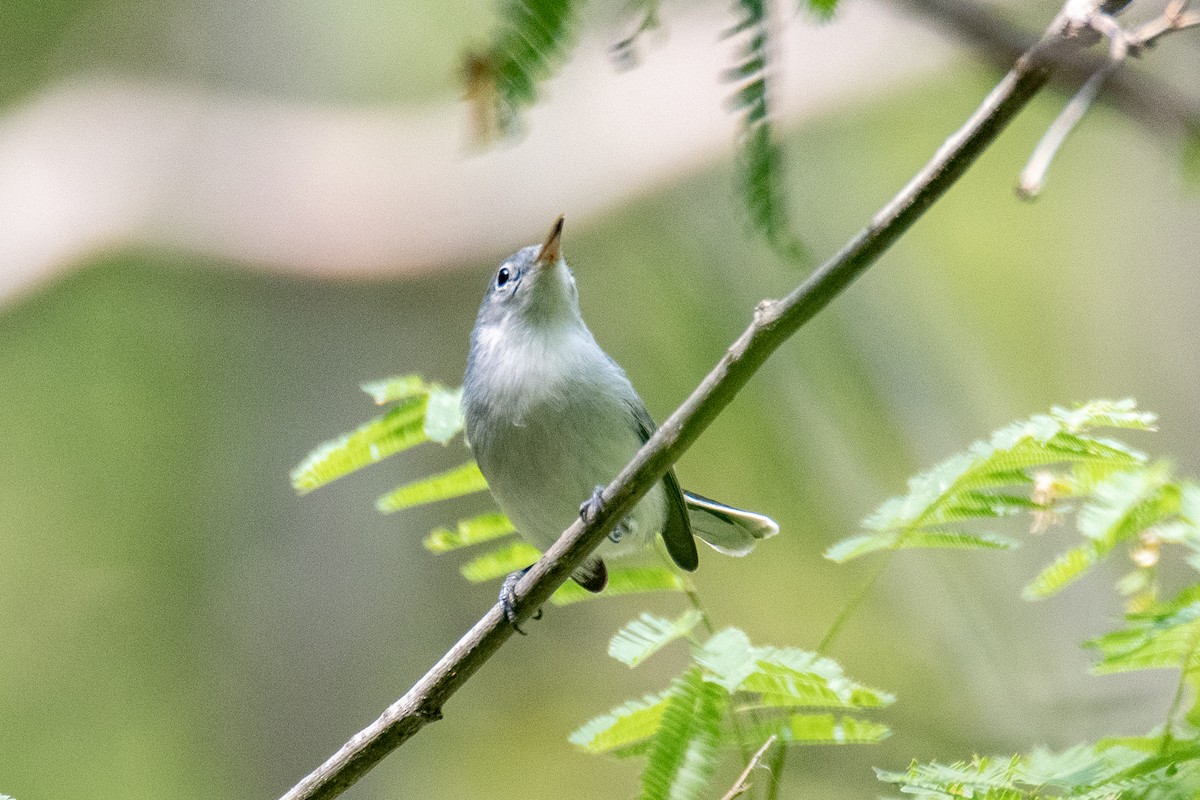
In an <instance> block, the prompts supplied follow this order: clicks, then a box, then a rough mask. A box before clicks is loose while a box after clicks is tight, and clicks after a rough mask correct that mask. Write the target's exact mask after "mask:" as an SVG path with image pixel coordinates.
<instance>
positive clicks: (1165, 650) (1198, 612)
mask: <svg viewBox="0 0 1200 800" xmlns="http://www.w3.org/2000/svg"><path fill="white" fill-rule="evenodd" d="M1125 619H1126V623H1127V624H1126V627H1125V628H1123V629H1121V630H1118V631H1113V632H1111V633H1106V634H1105V635H1103V636H1100V637H1099V638H1096V639H1092V640H1091V641H1089V642H1085V643H1084V645H1085V646H1086V647H1091V648H1093V649H1095V650H1096V651H1098V652H1099V653H1100V661H1099V662H1097V663H1096V664H1095V665H1094V666H1093V668H1092V669H1093V671H1094V672H1096V673H1098V674H1105V673H1112V672H1128V671H1130V670H1139V669H1179V668H1183V669H1184V670H1185V671H1190V670H1194V669H1196V668H1197V667H1198V666H1200V653H1198V652H1197V651H1198V648H1200V584H1197V585H1195V586H1191V587H1188V588H1187V589H1184V590H1183V591H1182V592H1180V594H1179V595H1178V596H1177V597H1176V598H1175V599H1174V600H1171V601H1169V602H1163V603H1158V604H1156V605H1155V607H1154V608H1152V609H1151V610H1148V611H1137V612H1132V613H1130V614H1127V615H1126V618H1125Z"/></svg>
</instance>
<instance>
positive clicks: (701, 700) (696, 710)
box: [641, 667, 729, 800]
mask: <svg viewBox="0 0 1200 800" xmlns="http://www.w3.org/2000/svg"><path fill="white" fill-rule="evenodd" d="M728 705H729V695H728V694H727V693H726V692H725V690H724V689H722V688H721V687H720V686H719V685H717V684H715V683H712V682H710V681H706V680H704V678H703V677H702V676H701V673H700V670H699V669H697V668H694V667H693V668H692V669H689V670H688V671H687V672H685V673H684V674H683V675H681V676H680V677H679V678H678V679H677V680H676V681H675V683H674V685H673V686H672V687H671V691H670V693H669V696H668V698H667V705H666V708H665V709H664V710H663V715H662V719H661V720H660V721H659V727H658V730H657V732H656V733H655V735H654V743H653V745H652V746H651V748H650V753H649V757H648V759H647V761H646V768H645V770H644V771H643V772H642V793H641V800H696V798H698V797H700V795H701V793H702V792H703V791H704V789H705V787H707V786H708V781H709V779H710V778H711V777H712V773H713V771H714V770H715V769H716V762H717V755H718V753H719V744H720V737H721V720H722V718H723V717H724V714H725V710H726V708H727V707H728Z"/></svg>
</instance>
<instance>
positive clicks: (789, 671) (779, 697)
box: [695, 628, 895, 708]
mask: <svg viewBox="0 0 1200 800" xmlns="http://www.w3.org/2000/svg"><path fill="white" fill-rule="evenodd" d="M695 659H696V663H698V664H700V665H701V666H702V667H704V669H705V670H706V671H707V673H708V677H709V679H710V680H712V681H715V682H716V683H719V684H721V685H722V686H723V687H725V690H726V691H728V692H730V693H731V694H732V693H734V692H738V691H750V692H758V693H761V694H763V695H764V701H765V702H766V703H767V704H769V705H775V706H779V705H788V706H809V707H818V708H874V707H878V706H885V705H888V704H890V703H892V702H893V701H894V699H895V698H893V697H892V695H890V694H888V693H887V692H883V691H880V690H878V689H872V688H870V687H868V686H864V685H862V684H860V683H857V682H855V681H853V680H850V679H849V678H848V677H846V674H845V673H844V672H843V671H842V668H841V666H840V665H839V664H838V663H837V662H836V661H834V660H833V659H831V658H826V657H824V656H820V655H817V654H816V653H811V652H808V651H805V650H799V649H797V648H794V647H755V646H753V645H751V644H750V640H749V638H747V636H746V634H745V633H743V632H742V631H740V630H738V629H737V628H726V629H725V630H722V631H719V632H718V633H716V634H714V635H713V636H711V637H709V639H708V641H706V642H705V643H704V645H703V646H702V647H700V648H698V649H697V650H696V653H695Z"/></svg>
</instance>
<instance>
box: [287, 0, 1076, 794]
mask: <svg viewBox="0 0 1200 800" xmlns="http://www.w3.org/2000/svg"><path fill="white" fill-rule="evenodd" d="M1069 4H1070V3H1068V5H1069ZM1067 22H1069V19H1067V18H1066V17H1065V16H1064V15H1063V14H1060V15H1059V17H1058V18H1056V20H1055V22H1054V23H1053V24H1052V25H1051V27H1050V28H1049V29H1048V30H1047V33H1046V36H1045V37H1044V39H1043V42H1042V44H1050V43H1053V44H1059V43H1064V42H1066V37H1065V36H1064V35H1063V34H1064V33H1065V32H1066V30H1067V27H1066V24H1067ZM1045 50H1047V48H1046V47H1043V46H1039V47H1036V48H1034V50H1031V51H1030V52H1029V53H1027V54H1026V55H1025V56H1022V57H1021V58H1020V59H1018V61H1017V63H1016V66H1014V67H1013V68H1012V70H1011V71H1009V72H1008V74H1007V75H1005V76H1004V78H1003V79H1002V80H1001V81H1000V82H999V84H997V86H996V87H995V88H994V89H993V90H992V91H991V93H989V94H988V96H987V97H986V98H985V99H984V100H983V102H982V103H981V105H980V106H979V108H978V109H976V111H975V112H974V113H973V114H972V115H971V117H970V118H969V119H968V120H967V121H966V123H965V124H964V125H963V126H962V127H961V128H960V129H959V130H958V131H957V132H955V133H954V134H953V135H952V136H951V137H950V138H949V139H947V140H946V142H945V143H944V144H943V145H942V146H941V147H940V148H939V149H938V151H937V153H935V154H934V156H933V158H932V159H931V160H930V161H929V163H928V164H926V166H925V167H924V168H922V169H921V171H920V172H918V173H917V174H916V175H915V176H914V177H913V178H912V180H911V181H909V183H908V184H907V185H906V186H905V187H904V188H903V189H902V190H901V191H900V192H899V193H898V194H897V195H896V196H895V197H894V198H893V199H892V200H891V201H890V202H889V203H887V205H885V206H884V207H883V208H882V209H881V210H880V211H879V212H878V213H877V214H875V216H874V217H873V218H872V219H871V221H870V223H869V224H868V225H867V226H866V227H865V228H863V229H862V230H861V231H859V232H858V233H857V234H856V235H855V236H853V237H852V238H851V239H850V241H849V242H847V244H846V245H845V246H843V248H842V249H841V250H840V251H839V252H838V253H837V254H836V255H834V256H833V257H832V258H831V259H830V260H829V261H827V262H826V263H825V264H823V265H822V266H821V267H819V268H818V269H817V270H816V271H814V272H813V273H812V274H811V275H810V276H809V277H808V278H807V279H806V280H805V281H804V282H803V283H801V284H800V286H798V287H797V288H796V289H795V290H794V291H792V293H791V294H789V295H788V296H787V297H785V298H783V299H782V300H765V301H763V302H761V303H759V305H758V307H757V308H756V309H755V312H754V321H753V322H752V323H751V325H750V326H749V327H748V328H747V329H746V330H745V331H744V332H743V333H742V335H741V336H739V337H738V339H737V341H735V342H734V343H733V344H732V345H731V346H730V347H729V349H728V350H727V351H726V353H725V355H724V356H723V357H722V358H721V360H720V362H718V364H717V365H716V367H715V368H714V369H713V370H712V372H710V373H709V374H708V375H707V376H706V377H705V378H704V380H703V381H702V382H701V383H700V385H699V386H698V387H697V388H696V390H695V391H694V392H692V394H691V395H690V396H689V397H688V398H687V400H685V401H684V403H683V404H682V405H681V406H680V407H679V408H678V409H676V411H675V413H673V414H672V415H671V416H670V418H668V419H667V421H666V422H665V423H664V424H663V425H662V427H660V428H659V429H658V431H657V432H656V433H655V434H654V436H653V437H651V439H650V441H648V442H647V443H646V445H645V446H644V447H642V449H641V450H640V451H638V453H637V455H636V456H635V457H634V459H633V461H631V462H630V463H629V464H628V465H627V466H626V467H625V469H624V470H622V471H621V474H620V475H618V476H617V478H616V479H615V480H614V481H613V482H612V483H611V484H610V485H609V486H608V487H607V488H606V489H605V490H604V492H603V494H602V496H601V503H600V508H599V509H598V510H597V513H596V514H595V517H594V518H593V519H592V520H591V521H590V522H589V523H585V522H584V521H583V520H578V521H576V522H575V524H573V525H572V526H571V527H570V528H568V529H567V531H566V532H564V534H563V535H562V537H560V538H559V540H558V541H557V542H556V543H555V544H554V546H553V547H551V548H550V549H549V550H548V551H547V552H546V554H545V555H544V556H543V557H542V558H541V560H539V561H538V562H537V563H536V564H534V565H533V567H532V568H531V569H530V570H529V572H528V573H526V575H525V577H524V578H522V579H521V581H520V582H519V583H518V584H517V587H516V597H517V607H518V614H517V616H518V618H519V621H523V620H525V619H527V618H528V617H529V615H530V613H531V611H532V610H534V609H537V608H539V607H540V606H541V605H542V604H543V603H544V602H546V601H547V600H549V598H550V595H551V594H552V593H553V592H554V590H555V589H556V588H558V586H559V585H561V584H562V583H563V582H564V581H565V580H566V579H567V577H568V576H569V575H570V574H571V572H572V571H573V570H574V569H575V568H576V567H577V566H578V565H579V564H580V563H581V562H582V561H583V560H584V558H586V557H587V555H588V554H589V553H590V552H591V551H592V550H593V549H595V547H596V546H597V545H599V544H600V542H601V541H602V540H603V539H604V537H605V536H606V535H607V534H608V531H609V530H610V529H611V528H612V527H613V525H614V524H615V523H616V522H617V521H618V520H620V519H621V518H623V517H624V516H625V515H626V514H628V513H629V512H630V511H631V510H632V509H633V507H634V506H635V505H636V504H637V502H638V501H639V500H641V499H642V497H643V496H645V494H646V493H647V492H648V491H649V490H650V488H651V487H653V486H654V485H655V484H656V483H657V482H658V481H659V480H660V479H661V478H662V476H663V475H664V474H665V473H666V471H667V470H668V469H669V468H670V466H671V465H672V464H673V463H674V462H675V461H676V460H677V459H678V458H679V457H680V456H681V455H683V453H684V452H685V451H686V450H687V449H688V448H689V447H690V446H691V445H692V444H693V443H694V442H695V441H696V439H697V438H698V437H699V436H700V434H701V433H702V432H703V431H704V430H705V429H706V428H707V427H708V425H709V424H710V423H712V421H713V420H714V419H716V417H717V416H718V415H719V414H720V413H721V411H722V410H723V409H724V408H725V407H726V406H727V405H729V403H730V402H731V401H732V400H733V398H734V397H735V396H736V395H737V393H738V391H740V390H741V388H742V387H743V386H745V385H746V383H747V382H748V381H749V380H750V378H751V377H752V376H753V375H754V373H755V372H756V371H757V370H758V368H759V367H760V366H762V364H763V363H764V362H765V361H766V360H767V358H768V357H769V356H770V355H771V354H772V353H773V352H775V350H776V349H778V348H779V346H780V345H782V344H783V343H784V342H785V341H787V340H788V339H789V338H790V337H791V336H792V335H793V334H794V333H795V332H796V331H797V330H799V328H800V327H801V326H802V325H804V324H805V323H806V322H808V321H809V320H810V319H812V318H813V317H814V316H815V315H816V314H817V313H818V312H819V311H820V310H821V309H823V308H824V307H825V306H826V305H828V304H829V303H830V302H831V301H832V300H833V299H834V298H835V297H837V296H838V295H839V294H841V292H842V291H844V290H845V289H846V288H847V287H848V286H849V285H850V284H851V283H852V282H853V281H854V280H855V279H856V278H857V277H858V276H860V275H861V274H862V273H863V272H865V271H866V269H867V268H868V267H870V266H871V265H872V264H873V263H875V261H877V260H878V259H879V257H880V256H881V255H883V253H884V252H886V250H887V249H888V248H889V247H890V246H891V245H892V244H893V243H894V242H895V241H896V240H897V239H899V238H900V236H901V235H903V234H904V232H905V231H907V230H908V229H909V228H910V227H911V226H912V225H913V223H915V222H916V221H917V220H918V219H919V218H920V217H921V216H922V215H923V214H924V213H925V211H926V210H928V209H929V207H930V206H931V205H933V203H934V202H936V201H937V200H938V199H939V198H941V197H942V195H944V194H945V193H946V191H947V190H948V189H949V188H950V187H951V186H952V185H953V184H954V183H955V182H956V181H957V180H958V178H959V177H960V176H961V175H962V174H963V173H964V172H965V171H966V170H967V169H968V168H969V167H970V166H971V164H973V163H974V161H975V160H976V159H977V158H978V157H979V156H980V155H981V154H982V153H983V151H984V150H986V149H987V147H988V146H989V145H990V144H991V143H992V142H993V141H994V140H995V139H996V137H997V136H998V135H999V134H1000V132H1001V131H1002V130H1003V129H1004V128H1005V126H1006V125H1007V124H1008V123H1009V122H1010V121H1011V120H1012V119H1013V117H1014V116H1016V114H1017V113H1018V112H1019V111H1020V110H1021V109H1022V108H1024V107H1025V106H1026V105H1027V104H1028V103H1029V101H1030V100H1031V99H1032V98H1033V96H1034V95H1035V94H1037V92H1038V91H1039V90H1040V89H1041V88H1042V87H1043V86H1044V85H1045V84H1046V81H1047V79H1048V77H1049V75H1050V72H1051V69H1052V67H1051V63H1050V62H1048V61H1046V60H1045V59H1044V58H1043V53H1044V51H1045ZM510 636H512V628H511V627H510V626H509V625H508V623H507V622H506V621H505V618H504V612H503V610H502V609H501V607H500V605H499V604H497V605H495V606H493V607H492V608H491V610H490V611H488V613H487V614H486V615H485V616H484V617H483V619H481V620H480V621H479V622H478V623H476V624H475V626H474V627H473V628H472V629H471V630H470V631H469V632H468V633H467V634H466V635H465V636H464V637H463V638H462V639H461V640H459V642H458V643H457V644H456V645H455V646H454V647H453V648H452V649H451V650H450V651H449V652H448V653H446V655H445V656H443V657H442V659H441V660H440V661H439V662H438V663H437V664H436V665H435V666H434V667H433V669H431V670H430V671H429V672H428V673H427V674H426V675H425V677H423V678H422V679H421V680H420V681H418V682H417V684H416V685H415V686H413V687H412V688H411V689H410V690H409V691H408V692H407V693H406V694H405V695H404V696H403V697H401V698H400V699H399V700H397V701H396V702H395V703H393V704H392V705H391V706H390V707H389V708H388V709H387V710H386V711H385V712H384V713H383V714H382V715H381V716H380V717H379V718H378V719H377V720H375V722H373V723H371V725H369V726H368V727H367V728H365V729H363V730H362V731H360V732H359V733H358V734H356V735H355V736H354V737H353V738H352V739H351V740H350V741H349V742H347V743H346V744H345V745H344V746H343V747H342V748H341V749H340V750H338V752H336V753H335V754H334V755H333V756H331V757H330V758H329V760H328V761H326V762H325V763H324V764H322V765H321V766H320V767H318V768H317V769H316V770H315V771H313V772H312V773H311V774H310V775H308V776H307V777H305V778H304V779H303V780H302V781H300V783H298V784H297V785H296V786H295V787H293V788H292V789H291V790H290V791H288V792H287V793H286V794H285V795H284V796H283V800H318V799H319V800H327V799H328V798H332V797H336V796H337V795H339V794H341V793H342V792H343V791H344V790H345V789H346V788H348V787H349V786H351V785H352V784H353V783H354V782H355V781H357V780H358V778H359V777H361V776H362V775H363V774H364V773H366V772H367V771H368V770H370V769H371V768H372V767H374V766H375V765H376V764H377V763H379V761H380V760H382V759H383V758H384V756H386V755H387V754H389V753H390V752H392V751H393V750H395V749H396V748H397V747H399V746H400V745H402V744H404V742H405V741H407V740H408V739H409V738H410V737H411V736H413V735H414V734H415V733H416V732H417V731H419V730H420V729H421V728H423V727H424V726H425V724H426V723H428V722H431V721H434V720H438V719H441V716H442V712H441V709H442V705H443V704H444V703H445V702H446V700H448V699H449V698H450V696H451V695H453V694H454V692H456V691H457V690H458V689H459V688H460V687H461V686H462V685H463V684H464V683H466V681H467V680H468V679H469V678H470V677H471V676H472V675H473V674H474V673H475V671H476V670H478V669H479V668H480V667H481V666H482V665H483V664H484V662H486V661H487V659H488V658H490V657H491V655H492V654H493V653H495V652H496V650H497V649H499V647H500V646H501V645H502V644H504V642H505V641H507V640H508V638H509V637H510Z"/></svg>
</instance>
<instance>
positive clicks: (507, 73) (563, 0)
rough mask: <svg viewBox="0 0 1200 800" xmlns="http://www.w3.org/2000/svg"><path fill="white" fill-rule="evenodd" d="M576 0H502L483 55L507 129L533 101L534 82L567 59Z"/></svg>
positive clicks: (509, 128)
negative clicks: (496, 28)
mask: <svg viewBox="0 0 1200 800" xmlns="http://www.w3.org/2000/svg"><path fill="white" fill-rule="evenodd" d="M578 6H579V3H578V2H577V0H502V3H501V6H500V16H501V25H500V30H499V32H498V33H497V35H496V37H495V38H494V39H493V42H492V47H491V50H490V52H489V55H488V57H487V59H486V61H487V63H488V65H489V68H490V72H491V78H492V80H493V82H494V89H495V99H496V101H497V103H498V106H499V107H498V109H497V115H498V117H499V123H500V125H501V127H502V128H503V129H504V130H507V131H509V132H512V131H514V130H515V129H516V128H517V125H518V120H519V117H520V113H521V111H522V110H523V109H526V108H528V107H529V106H531V105H533V103H534V102H536V100H537V97H538V85H539V84H540V83H541V82H542V81H544V80H546V79H547V78H549V77H551V76H552V75H554V73H555V72H557V71H558V69H559V68H560V67H561V66H562V64H563V63H564V62H565V61H566V59H567V56H568V54H569V53H570V50H571V48H572V47H573V46H574V43H575V41H574V40H575V27H576V19H577V16H578Z"/></svg>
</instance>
